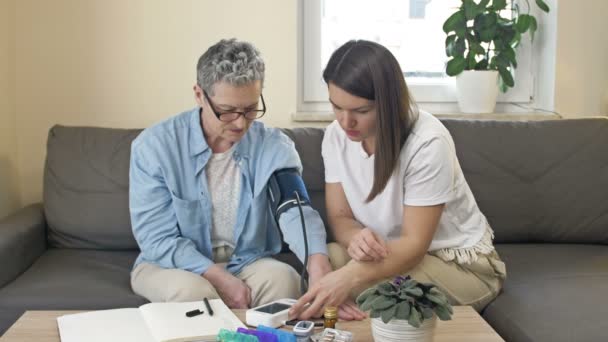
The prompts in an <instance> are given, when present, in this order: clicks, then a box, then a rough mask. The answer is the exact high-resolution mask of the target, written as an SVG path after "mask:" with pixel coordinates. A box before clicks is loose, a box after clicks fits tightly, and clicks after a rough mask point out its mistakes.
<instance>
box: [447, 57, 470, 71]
mask: <svg viewBox="0 0 608 342" xmlns="http://www.w3.org/2000/svg"><path fill="white" fill-rule="evenodd" d="M466 64H467V61H466V59H464V57H462V56H456V57H454V58H452V59H451V60H450V61H449V62H448V65H447V67H446V73H447V74H448V76H456V75H458V74H460V73H461V72H462V71H463V70H464V67H465V66H466Z"/></svg>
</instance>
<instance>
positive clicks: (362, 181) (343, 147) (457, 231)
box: [322, 111, 491, 258]
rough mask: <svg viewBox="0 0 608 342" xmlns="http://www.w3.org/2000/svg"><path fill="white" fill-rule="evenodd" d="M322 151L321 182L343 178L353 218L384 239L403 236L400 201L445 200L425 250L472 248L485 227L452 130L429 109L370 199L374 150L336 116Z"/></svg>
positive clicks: (424, 202)
mask: <svg viewBox="0 0 608 342" xmlns="http://www.w3.org/2000/svg"><path fill="white" fill-rule="evenodd" d="M322 154H323V161H324V163H325V182H327V183H342V188H343V189H344V193H345V195H346V199H347V200H348V204H349V205H350V208H351V209H352V212H353V214H354V217H355V219H356V220H357V221H359V222H360V223H361V224H362V225H363V226H365V227H369V228H370V229H373V230H374V231H375V232H377V233H379V234H380V235H381V236H384V237H385V238H387V239H390V240H392V239H396V238H398V237H399V236H400V235H401V227H402V222H403V205H408V206H431V205H438V204H443V203H445V207H444V209H443V213H442V215H441V218H440V220H439V226H438V227H437V231H436V233H435V236H434V237H433V241H432V243H431V246H430V248H429V251H435V250H440V249H452V248H455V249H460V248H463V249H467V248H470V247H473V246H475V245H476V244H477V243H478V242H480V240H481V239H482V237H484V233H485V232H486V230H488V229H489V225H488V223H487V220H486V218H485V216H484V215H483V214H482V213H481V211H480V210H479V208H478V207H477V203H476V202H475V199H474V198H473V193H472V192H471V189H470V188H469V186H468V184H467V182H466V181H465V178H464V175H463V173H462V170H461V168H460V164H459V163H458V158H457V157H456V149H455V147H454V141H453V140H452V137H451V135H450V133H449V132H448V130H447V129H446V128H445V127H444V126H443V124H442V123H441V122H440V121H439V120H438V119H436V118H435V117H434V116H432V115H431V114H429V113H426V112H423V111H420V112H419V117H418V120H417V121H416V123H415V124H414V127H413V129H412V132H411V133H410V136H409V137H408V138H407V140H406V142H405V145H404V147H403V148H402V149H401V154H400V157H399V165H398V170H397V172H396V173H395V174H393V176H392V177H391V178H390V179H389V181H388V184H387V185H386V188H385V189H384V191H382V192H381V193H380V194H378V196H377V197H376V198H374V200H373V201H371V202H370V203H365V199H366V198H367V196H368V195H369V192H370V190H371V188H372V184H373V179H374V155H371V156H369V155H368V154H367V153H366V152H365V150H364V149H363V146H362V144H361V143H360V142H354V141H351V140H350V139H348V137H347V136H346V134H345V132H344V130H343V129H342V128H341V127H340V125H339V124H338V122H337V121H334V122H333V123H331V124H330V125H329V126H328V127H327V130H326V131H325V136H324V137H323V144H322ZM490 234H491V233H490ZM488 238H489V239H491V237H488ZM489 243H490V248H491V240H490V242H489ZM486 250H487V249H486ZM474 258H475V257H474Z"/></svg>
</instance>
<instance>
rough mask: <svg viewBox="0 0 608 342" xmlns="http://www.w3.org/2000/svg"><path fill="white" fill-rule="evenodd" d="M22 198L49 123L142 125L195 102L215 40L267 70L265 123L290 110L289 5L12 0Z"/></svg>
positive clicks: (37, 191) (29, 190)
mask: <svg viewBox="0 0 608 342" xmlns="http://www.w3.org/2000/svg"><path fill="white" fill-rule="evenodd" d="M15 3H16V7H17V20H16V32H17V57H18V58H17V75H18V76H17V82H16V89H17V112H18V115H17V127H18V136H17V139H18V144H19V147H20V153H19V155H20V157H21V158H20V163H19V170H20V171H21V175H22V176H21V186H22V189H21V190H22V191H21V194H22V196H23V201H24V203H29V202H34V201H39V200H40V198H41V189H42V179H41V178H42V176H41V175H42V167H43V162H44V156H45V141H46V135H47V132H48V129H49V127H51V126H52V125H53V124H56V123H59V124H65V125H95V126H108V127H146V126H149V125H151V124H153V123H155V122H157V121H159V120H162V119H164V118H166V117H168V116H170V115H172V114H175V113H178V112H180V111H182V110H185V109H188V108H192V107H194V105H195V102H194V100H193V95H192V90H191V89H192V85H193V84H194V83H195V81H196V75H195V68H196V62H197V60H198V57H199V56H200V55H201V54H202V53H203V52H204V50H205V49H206V48H207V47H208V46H209V45H211V44H213V43H215V42H216V41H218V40H219V39H221V38H226V37H238V38H240V39H244V40H249V41H251V42H253V43H254V44H255V45H256V46H257V47H258V48H259V49H260V51H261V52H262V54H263V56H264V58H265V61H266V64H267V72H266V75H267V76H266V86H265V89H264V97H265V99H266V100H267V105H268V108H269V110H268V113H267V114H266V115H267V117H265V118H264V121H265V122H267V123H269V124H271V125H275V126H289V125H290V124H291V119H290V116H289V115H290V113H292V112H294V111H295V105H296V91H295V89H296V75H297V69H296V66H297V60H296V44H297V42H296V38H295V37H296V20H295V19H296V1H295V0H292V1H287V0H259V1H243V0H241V1H239V0H223V1H200V0H190V1H186V0H180V1H164V0H163V1H160V0H155V1H152V0H129V1H124V0H104V1H99V0H78V1H73V0H55V1H34V0H18V1H15Z"/></svg>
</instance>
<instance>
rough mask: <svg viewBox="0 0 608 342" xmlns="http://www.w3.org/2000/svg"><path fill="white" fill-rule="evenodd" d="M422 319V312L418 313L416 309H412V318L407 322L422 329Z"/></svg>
mask: <svg viewBox="0 0 608 342" xmlns="http://www.w3.org/2000/svg"><path fill="white" fill-rule="evenodd" d="M421 317H422V316H421V315H420V312H418V310H416V308H415V307H412V309H411V311H410V318H409V319H408V320H407V322H408V323H409V324H410V325H411V326H413V327H416V328H420V318H421Z"/></svg>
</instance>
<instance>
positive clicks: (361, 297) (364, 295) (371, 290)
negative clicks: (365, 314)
mask: <svg viewBox="0 0 608 342" xmlns="http://www.w3.org/2000/svg"><path fill="white" fill-rule="evenodd" d="M375 292H376V289H375V288H373V287H370V288H369V289H367V290H365V291H363V292H362V293H361V294H360V295H359V296H358V297H357V305H359V306H361V304H363V303H364V302H365V300H366V299H367V298H368V297H369V296H371V295H372V294H374V293H375Z"/></svg>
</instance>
